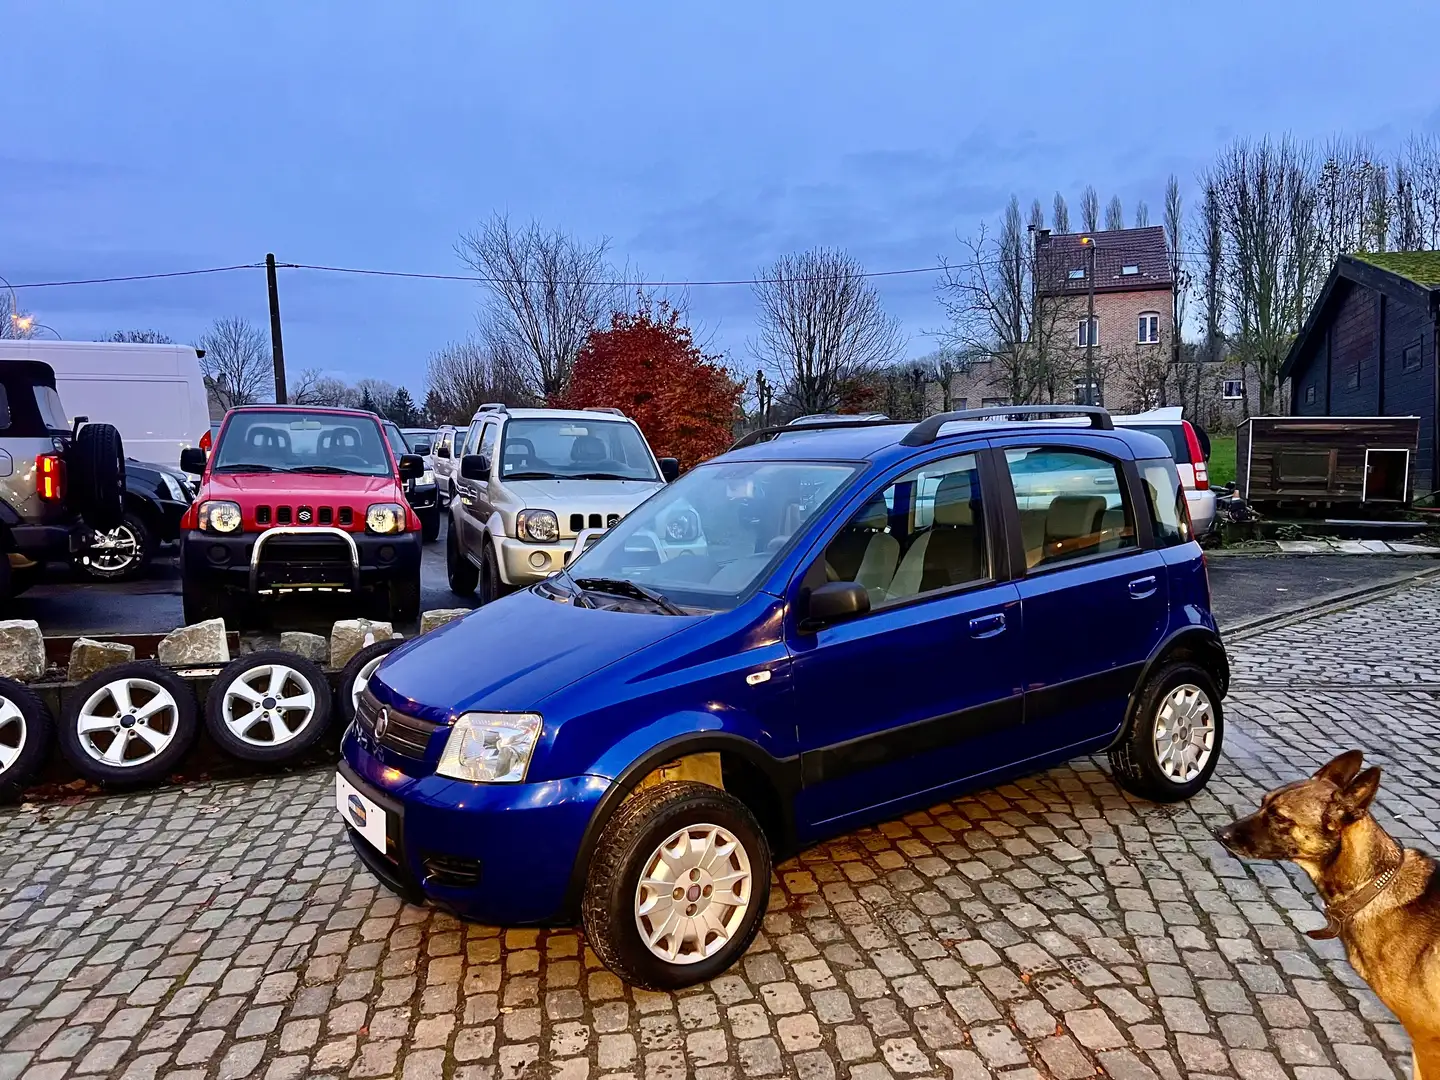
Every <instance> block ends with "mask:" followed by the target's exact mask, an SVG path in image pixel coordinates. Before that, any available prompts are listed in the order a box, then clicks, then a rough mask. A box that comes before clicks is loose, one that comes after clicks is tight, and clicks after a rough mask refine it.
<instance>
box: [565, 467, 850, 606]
mask: <svg viewBox="0 0 1440 1080" xmlns="http://www.w3.org/2000/svg"><path fill="white" fill-rule="evenodd" d="M856 468H857V466H853V465H848V464H837V463H818V462H804V461H728V462H727V461H722V462H715V463H713V464H709V465H701V466H699V467H698V468H695V469H691V470H690V472H688V473H686V474H685V475H684V476H682V477H681V478H680V479H679V480H677V481H675V482H674V483H673V484H670V485H668V486H666V487H664V488H662V489H661V490H660V491H658V492H657V493H656V494H655V495H653V496H651V497H650V498H649V499H647V500H646V501H645V502H643V503H641V504H640V505H639V506H638V507H636V508H635V509H634V510H632V511H631V512H630V513H629V515H627V516H626V517H624V518H622V519H621V521H620V523H619V524H618V525H616V526H615V527H614V528H612V529H611V530H610V531H609V532H607V533H606V534H605V535H604V536H602V537H601V538H600V539H599V540H597V541H596V542H595V543H594V545H593V546H591V547H590V548H589V549H587V550H586V551H585V552H584V554H583V555H582V556H581V557H580V558H579V559H578V560H576V561H575V562H573V563H572V564H571V566H570V571H569V577H570V579H571V580H572V581H574V582H578V583H579V584H580V585H581V587H582V588H583V587H584V584H585V582H586V581H591V580H596V579H599V580H610V581H616V580H618V581H628V582H633V583H634V584H636V585H639V586H642V587H644V588H646V589H649V590H652V591H653V592H656V593H659V594H661V595H662V596H664V597H665V598H666V599H667V600H668V601H670V602H671V603H673V604H676V605H679V606H681V607H684V608H687V609H692V610H702V611H728V610H729V609H730V608H733V607H735V606H736V605H737V604H739V603H740V602H741V601H742V600H744V599H745V598H746V597H747V596H749V595H750V594H751V593H752V592H753V591H754V590H755V589H756V588H758V587H759V585H760V583H761V582H762V581H764V579H765V575H766V574H767V573H768V572H769V570H770V568H771V567H772V566H774V565H775V563H776V562H777V561H778V560H779V559H780V557H781V555H782V554H783V553H784V552H785V551H786V550H787V549H788V548H789V546H790V543H791V541H792V540H794V539H795V537H796V536H797V535H798V534H799V533H800V532H801V531H802V530H803V529H804V527H805V525H806V523H807V522H809V521H810V520H811V519H812V518H814V516H815V515H816V514H817V513H819V511H820V510H821V509H822V508H823V507H824V506H825V505H826V504H827V503H828V502H829V501H830V500H831V499H832V498H834V497H835V495H836V493H837V492H839V491H840V490H842V489H843V488H844V486H845V483H846V481H847V480H849V479H850V477H851V476H853V475H854V474H855V471H856Z"/></svg>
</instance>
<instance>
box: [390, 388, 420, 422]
mask: <svg viewBox="0 0 1440 1080" xmlns="http://www.w3.org/2000/svg"><path fill="white" fill-rule="evenodd" d="M417 411H418V410H417V409H416V408H415V399H414V398H412V397H411V396H410V391H409V390H407V389H405V387H403V386H402V387H400V389H399V390H396V391H395V396H394V397H392V398H391V399H390V402H389V404H387V405H386V406H385V414H386V415H387V416H389V417H390V419H391V420H394V421H395V423H397V424H399V425H400V426H401V427H402V428H404V427H415V426H416V424H415V421H416V413H417Z"/></svg>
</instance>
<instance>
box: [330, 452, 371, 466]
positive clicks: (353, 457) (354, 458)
mask: <svg viewBox="0 0 1440 1080" xmlns="http://www.w3.org/2000/svg"><path fill="white" fill-rule="evenodd" d="M330 464H331V465H334V466H336V467H339V466H341V465H359V466H360V467H361V468H364V467H365V466H366V465H369V464H370V462H368V461H366V460H365V459H364V458H363V457H361V456H360V455H359V454H341V455H340V456H339V457H335V458H331V459H330Z"/></svg>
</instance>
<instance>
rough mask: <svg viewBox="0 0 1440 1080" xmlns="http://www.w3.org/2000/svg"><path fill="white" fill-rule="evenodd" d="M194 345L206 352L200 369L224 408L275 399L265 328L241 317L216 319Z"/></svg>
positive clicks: (273, 372)
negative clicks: (253, 324) (262, 328)
mask: <svg viewBox="0 0 1440 1080" xmlns="http://www.w3.org/2000/svg"><path fill="white" fill-rule="evenodd" d="M195 347H196V348H197V349H203V350H204V351H205V355H204V356H203V357H202V358H201V359H200V370H201V371H203V372H204V373H205V375H206V376H207V377H208V379H209V383H210V386H211V388H212V389H213V391H214V393H215V396H216V397H217V398H218V399H219V400H220V403H221V404H222V405H224V406H225V407H226V408H227V409H228V408H233V407H234V406H236V405H253V404H255V403H257V402H262V401H270V400H273V399H274V396H275V368H274V364H273V361H272V359H271V355H270V336H269V334H267V333H266V332H265V331H264V330H261V329H260V328H259V327H257V326H252V325H251V324H250V322H249V321H248V320H246V319H244V318H241V317H240V316H233V317H230V318H224V319H216V320H215V322H214V323H213V324H211V326H210V329H209V330H206V331H205V333H204V334H203V335H201V337H200V340H199V341H197V342H196V343H195Z"/></svg>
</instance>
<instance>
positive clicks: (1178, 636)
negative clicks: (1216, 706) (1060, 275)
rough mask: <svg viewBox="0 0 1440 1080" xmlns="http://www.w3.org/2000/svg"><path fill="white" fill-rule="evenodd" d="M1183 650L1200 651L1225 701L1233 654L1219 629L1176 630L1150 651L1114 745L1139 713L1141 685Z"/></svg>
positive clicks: (1194, 628) (1206, 627)
mask: <svg viewBox="0 0 1440 1080" xmlns="http://www.w3.org/2000/svg"><path fill="white" fill-rule="evenodd" d="M1180 649H1184V650H1186V651H1190V652H1194V653H1196V654H1198V655H1199V656H1200V657H1201V658H1202V660H1201V662H1202V663H1203V664H1204V666H1205V667H1207V668H1208V669H1209V670H1210V671H1211V672H1212V674H1213V675H1214V676H1215V682H1216V683H1217V684H1218V686H1219V688H1220V697H1221V699H1222V700H1223V699H1224V697H1225V695H1226V694H1227V693H1228V692H1229V689H1230V657H1229V655H1228V654H1227V653H1226V652H1225V645H1224V642H1222V641H1221V640H1220V635H1219V633H1218V632H1216V631H1214V630H1212V629H1210V628H1209V627H1208V626H1186V627H1182V628H1181V629H1179V630H1176V631H1175V632H1174V633H1173V634H1171V635H1170V636H1169V637H1167V638H1166V639H1165V640H1164V641H1162V642H1160V644H1159V645H1158V646H1156V648H1155V651H1154V652H1152V653H1151V654H1150V659H1148V660H1146V661H1145V665H1144V667H1142V668H1141V669H1140V677H1139V678H1138V679H1136V680H1135V689H1134V690H1132V691H1131V693H1130V701H1129V703H1128V704H1127V705H1126V706H1125V722H1124V723H1122V724H1121V725H1120V730H1119V731H1118V732H1116V733H1115V738H1114V740H1113V741H1112V742H1111V744H1110V745H1111V746H1112V747H1113V746H1115V745H1117V744H1118V743H1119V742H1120V740H1121V739H1123V738H1125V733H1126V732H1127V731H1129V730H1130V721H1131V720H1132V719H1134V716H1135V703H1136V702H1137V701H1138V700H1139V698H1140V694H1139V691H1140V688H1141V687H1143V686H1144V685H1145V684H1146V682H1148V681H1149V679H1150V676H1151V675H1152V674H1154V672H1155V669H1156V668H1158V667H1159V666H1160V665H1161V664H1163V663H1164V662H1165V661H1166V660H1168V659H1169V658H1170V657H1171V656H1172V655H1174V654H1175V652H1177V651H1178V650H1180Z"/></svg>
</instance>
